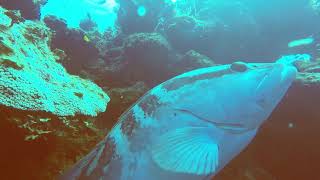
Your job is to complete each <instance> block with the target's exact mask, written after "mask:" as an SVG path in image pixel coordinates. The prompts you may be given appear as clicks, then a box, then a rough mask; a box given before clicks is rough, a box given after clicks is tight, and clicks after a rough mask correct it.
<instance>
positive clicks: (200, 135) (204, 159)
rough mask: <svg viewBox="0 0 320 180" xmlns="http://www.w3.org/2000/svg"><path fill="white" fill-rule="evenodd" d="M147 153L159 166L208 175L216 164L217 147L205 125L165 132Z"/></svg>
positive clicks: (169, 169) (217, 161) (217, 163)
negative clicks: (149, 153) (149, 152)
mask: <svg viewBox="0 0 320 180" xmlns="http://www.w3.org/2000/svg"><path fill="white" fill-rule="evenodd" d="M151 154H152V159H153V161H154V162H155V163H156V164H157V165H158V166H159V167H160V168H162V169H164V170H168V171H173V172H177V173H187V174H197V175H208V174H211V173H214V172H215V171H216V170H217V167H218V165H219V159H218V158H219V147H218V144H217V143H216V142H215V141H214V140H213V139H212V137H210V136H209V135H208V127H186V128H180V129H176V130H173V131H169V132H167V133H165V134H163V135H162V136H160V137H159V139H158V140H156V141H155V143H154V145H153V146H152V149H151Z"/></svg>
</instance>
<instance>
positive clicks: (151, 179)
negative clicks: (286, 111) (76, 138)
mask: <svg viewBox="0 0 320 180" xmlns="http://www.w3.org/2000/svg"><path fill="white" fill-rule="evenodd" d="M295 76H296V68H295V67H293V66H292V65H289V64H284V63H239V62H237V63H233V64H231V65H222V66H215V67H208V68H203V69H198V70H194V71H191V72H188V73H185V74H182V75H179V76H177V77H174V78H173V79H170V80H168V81H166V82H164V83H162V84H160V85H158V86H156V87H155V88H153V89H152V90H150V91H149V92H148V93H146V94H145V95H144V96H143V97H142V98H141V99H140V100H138V101H137V102H136V103H135V104H134V105H133V106H132V107H131V108H129V110H127V111H126V112H125V113H124V114H123V115H122V116H121V117H120V119H119V121H118V123H117V124H116V125H115V126H114V127H113V129H112V130H111V131H110V133H109V134H108V135H107V136H106V137H105V139H104V140H103V141H102V142H100V143H99V144H98V145H97V146H96V148H95V149H94V150H93V151H92V152H91V153H90V154H88V155H87V156H86V157H84V158H83V159H82V160H81V161H80V162H78V163H77V164H76V165H75V166H74V167H73V168H72V169H71V170H70V171H69V172H67V173H66V174H65V175H64V176H63V178H62V179H92V180H95V179H106V180H142V179H145V180H165V179H168V180H174V179H177V180H179V179H183V180H203V179H207V178H208V179H209V178H212V177H214V176H215V175H216V174H217V173H218V172H219V171H220V170H221V169H222V168H223V167H224V166H225V165H226V164H228V163H229V162H230V161H231V160H232V159H233V158H234V157H235V156H237V155H238V154H239V153H240V152H241V151H242V150H243V149H244V148H245V147H246V146H247V145H248V144H249V143H250V141H251V140H252V138H253V137H254V136H255V134H256V133H257V130H258V129H259V127H260V126H261V124H262V123H263V121H264V120H266V119H267V118H268V116H269V115H270V114H271V112H272V111H273V109H274V108H275V107H276V106H277V104H278V103H279V101H280V100H281V99H282V97H283V96H284V94H285V93H286V91H287V89H288V88H289V86H290V85H291V84H292V82H293V80H294V79H295Z"/></svg>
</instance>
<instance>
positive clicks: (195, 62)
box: [172, 50, 216, 75]
mask: <svg viewBox="0 0 320 180" xmlns="http://www.w3.org/2000/svg"><path fill="white" fill-rule="evenodd" d="M214 65H216V64H215V63H214V61H213V60H212V59H210V58H209V57H207V56H204V55H202V54H199V53H198V52H196V51H194V50H190V51H188V52H186V53H185V54H184V55H183V56H182V57H181V58H180V59H179V60H178V61H177V62H176V63H174V64H173V65H172V71H173V72H175V74H176V75H178V74H182V73H184V72H187V71H191V70H194V69H197V68H203V67H209V66H214Z"/></svg>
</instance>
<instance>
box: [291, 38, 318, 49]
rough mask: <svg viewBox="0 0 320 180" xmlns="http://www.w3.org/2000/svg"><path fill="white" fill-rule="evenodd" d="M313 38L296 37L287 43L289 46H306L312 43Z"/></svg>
mask: <svg viewBox="0 0 320 180" xmlns="http://www.w3.org/2000/svg"><path fill="white" fill-rule="evenodd" d="M313 42H314V39H313V38H312V37H309V38H304V39H297V40H294V41H291V42H289V43H288V47H289V48H293V47H298V46H306V45H309V44H312V43H313Z"/></svg>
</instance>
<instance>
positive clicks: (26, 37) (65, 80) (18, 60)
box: [0, 8, 109, 116]
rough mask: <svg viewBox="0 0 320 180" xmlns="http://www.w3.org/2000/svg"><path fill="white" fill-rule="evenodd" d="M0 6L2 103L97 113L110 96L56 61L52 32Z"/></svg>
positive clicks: (65, 112) (60, 112)
mask: <svg viewBox="0 0 320 180" xmlns="http://www.w3.org/2000/svg"><path fill="white" fill-rule="evenodd" d="M6 12H7V11H6V10H5V9H2V8H1V9H0V14H1V17H2V19H3V20H4V21H1V24H0V30H1V32H0V36H1V41H0V50H1V51H0V74H1V76H0V91H1V94H0V102H1V104H2V105H5V106H10V107H14V108H18V109H23V110H34V111H47V112H51V113H54V114H57V115H61V116H67V115H75V114H85V115H91V116H95V115H97V114H98V113H99V112H103V111H105V109H106V105H107V103H108V102H109V97H108V95H107V94H106V93H104V92H103V91H102V89H101V88H99V87H98V86H97V85H95V84H94V83H92V82H90V81H88V80H83V79H81V78H79V77H77V76H72V75H70V74H68V73H67V72H66V71H65V69H64V68H63V66H61V65H60V64H58V63H57V62H56V59H57V57H56V56H55V55H54V54H53V53H52V52H51V50H50V48H49V46H48V43H49V42H50V40H51V39H50V38H51V32H50V31H49V29H48V28H47V27H46V26H45V25H44V24H42V23H37V22H33V21H25V22H23V23H14V24H12V22H14V20H12V19H11V18H10V17H9V16H7V15H6V14H8V13H6Z"/></svg>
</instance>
